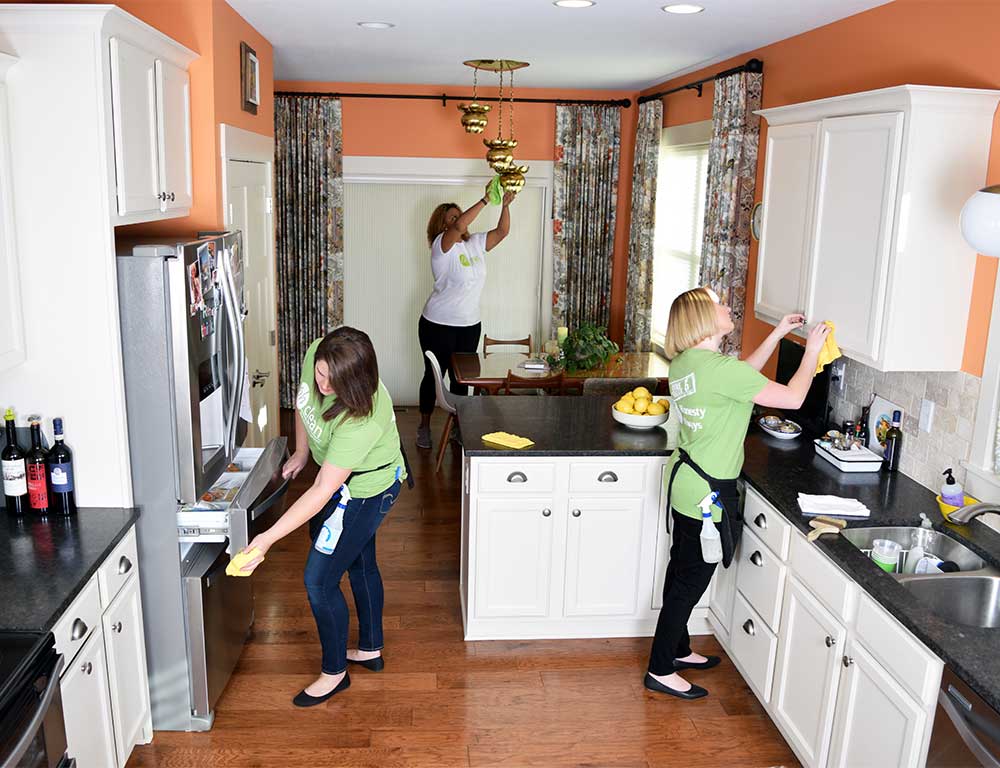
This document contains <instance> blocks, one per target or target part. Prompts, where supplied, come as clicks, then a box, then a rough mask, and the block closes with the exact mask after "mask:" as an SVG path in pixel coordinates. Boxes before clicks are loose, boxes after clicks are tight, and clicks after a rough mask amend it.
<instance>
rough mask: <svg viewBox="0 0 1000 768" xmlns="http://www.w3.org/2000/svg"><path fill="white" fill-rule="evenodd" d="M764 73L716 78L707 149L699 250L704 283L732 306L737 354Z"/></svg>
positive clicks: (728, 350)
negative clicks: (703, 207)
mask: <svg viewBox="0 0 1000 768" xmlns="http://www.w3.org/2000/svg"><path fill="white" fill-rule="evenodd" d="M763 80H764V76H763V74H762V73H761V72H746V71H744V72H738V73H737V74H734V75H730V76H728V77H724V78H720V79H718V80H716V81H715V102H714V104H713V107H712V145H711V148H710V149H709V154H708V199H707V201H706V204H705V234H704V238H703V241H702V253H701V277H700V282H701V285H708V286H711V287H712V288H713V289H715V292H716V293H718V294H719V296H720V297H721V298H722V299H723V301H725V302H726V303H728V304H729V306H730V307H731V308H732V310H733V325H734V326H735V328H734V330H733V332H732V333H730V334H729V335H728V336H727V337H726V338H725V340H724V341H723V345H722V352H723V354H727V355H733V356H735V357H738V356H739V354H740V350H741V347H742V341H743V310H744V307H745V306H746V280H747V259H748V256H749V251H750V211H751V209H752V208H753V196H754V186H755V183H756V179H757V143H758V140H759V138H760V117H758V116H757V115H755V114H754V110H756V109H760V94H761V87H762V85H763Z"/></svg>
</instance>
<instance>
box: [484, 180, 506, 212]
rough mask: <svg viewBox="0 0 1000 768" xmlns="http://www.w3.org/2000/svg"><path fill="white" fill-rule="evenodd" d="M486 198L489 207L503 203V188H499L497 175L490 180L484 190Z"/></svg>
mask: <svg viewBox="0 0 1000 768" xmlns="http://www.w3.org/2000/svg"><path fill="white" fill-rule="evenodd" d="M486 197H487V198H489V201H490V205H500V203H502V202H503V187H501V186H500V176H499V175H496V176H494V177H493V178H492V179H490V185H489V187H487V188H486Z"/></svg>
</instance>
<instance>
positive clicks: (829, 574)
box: [788, 531, 857, 623]
mask: <svg viewBox="0 0 1000 768" xmlns="http://www.w3.org/2000/svg"><path fill="white" fill-rule="evenodd" d="M788 562H789V565H790V566H791V568H792V573H794V574H795V575H796V577H797V578H798V579H799V580H800V581H801V582H802V583H803V584H805V585H806V586H807V587H809V591H810V592H812V593H813V595H815V596H816V597H817V598H818V599H819V600H820V602H822V603H824V604H825V605H826V607H827V608H829V609H830V610H832V611H833V613H834V614H835V615H836V616H837V618H839V619H840V620H841V621H843V622H845V623H850V621H851V619H853V618H854V615H853V614H854V603H855V599H856V596H857V591H856V589H857V588H856V587H855V584H854V581H853V580H851V579H849V578H848V577H847V576H845V575H844V573H843V572H842V571H841V570H840V569H839V568H838V567H837V566H835V565H834V564H833V563H831V562H830V560H829V559H828V558H827V557H826V556H825V555H824V554H823V553H822V552H820V551H819V550H817V549H816V547H815V545H813V544H811V543H810V542H809V541H807V540H806V537H805V536H803V535H802V534H801V533H799V532H798V531H795V532H793V533H792V542H791V553H790V554H789V556H788Z"/></svg>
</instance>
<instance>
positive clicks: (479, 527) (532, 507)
mask: <svg viewBox="0 0 1000 768" xmlns="http://www.w3.org/2000/svg"><path fill="white" fill-rule="evenodd" d="M478 506H479V511H478V515H477V516H476V517H477V523H476V543H475V549H474V551H475V552H476V553H477V554H476V558H477V559H476V564H475V568H476V586H475V595H476V609H475V615H476V616H477V617H479V618H485V617H490V616H510V617H514V616H518V617H524V616H539V617H544V616H548V615H549V598H550V591H551V589H550V587H551V583H552V568H553V552H552V536H553V526H554V525H555V523H556V519H555V514H554V512H553V511H552V499H545V498H535V499H517V498H511V499H503V500H501V499H480V500H479V503H478ZM561 563H562V558H559V564H560V566H561Z"/></svg>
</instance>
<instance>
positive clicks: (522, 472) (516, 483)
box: [479, 462, 556, 493]
mask: <svg viewBox="0 0 1000 768" xmlns="http://www.w3.org/2000/svg"><path fill="white" fill-rule="evenodd" d="M555 477H556V466H555V464H532V463H528V462H510V463H504V464H492V463H490V464H480V465H479V492H480V493H538V492H543V491H551V490H552V486H553V485H554V484H555Z"/></svg>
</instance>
